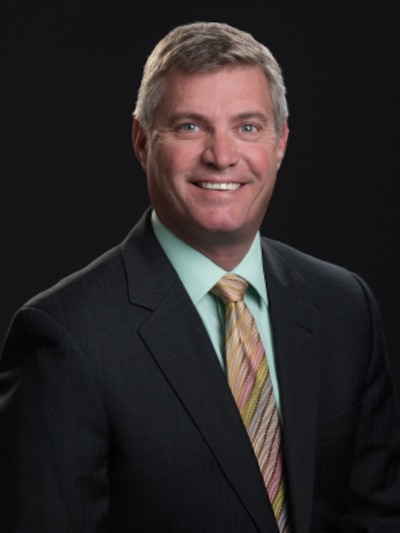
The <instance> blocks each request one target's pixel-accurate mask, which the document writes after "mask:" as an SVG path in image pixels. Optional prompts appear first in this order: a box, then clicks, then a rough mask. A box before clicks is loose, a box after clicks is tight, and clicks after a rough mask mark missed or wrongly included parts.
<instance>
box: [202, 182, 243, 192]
mask: <svg viewBox="0 0 400 533" xmlns="http://www.w3.org/2000/svg"><path fill="white" fill-rule="evenodd" d="M198 186H199V187H201V188H202V189H212V190H213V191H236V190H237V189H239V187H240V183H214V182H211V181H201V182H199V183H198Z"/></svg>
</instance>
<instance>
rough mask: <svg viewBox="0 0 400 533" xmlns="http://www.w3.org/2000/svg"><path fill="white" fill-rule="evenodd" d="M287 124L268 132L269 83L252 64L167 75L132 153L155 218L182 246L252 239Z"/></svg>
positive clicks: (270, 121)
mask: <svg viewBox="0 0 400 533" xmlns="http://www.w3.org/2000/svg"><path fill="white" fill-rule="evenodd" d="M287 135H288V128H287V125H286V124H285V127H284V129H283V133H282V135H281V136H280V137H279V136H278V135H277V133H276V131H275V123H274V113H273V109H272V103H271V98H270V91H269V85H268V81H267V79H266V78H265V76H264V74H263V72H262V71H261V69H259V68H258V67H249V66H239V67H234V68H223V69H222V70H219V71H217V72H210V73H202V74H184V73H182V72H181V71H173V72H171V73H169V74H168V75H167V77H166V80H165V91H164V93H163V97H162V99H161V101H160V104H159V105H158V107H157V110H156V113H155V116H154V123H153V130H152V133H151V135H150V136H149V137H147V136H146V135H145V133H144V131H143V130H142V128H141V127H140V125H139V124H138V123H137V122H136V123H135V126H134V135H133V137H134V146H135V152H136V154H137V156H138V158H139V160H140V162H141V163H142V166H143V168H144V170H145V172H146V175H147V179H148V187H149V195H150V199H151V202H152V204H153V206H154V208H155V210H156V212H157V214H158V216H159V218H160V220H161V221H162V222H163V223H164V224H165V225H166V226H167V227H168V228H169V229H170V230H171V231H172V232H173V233H175V234H176V235H177V236H178V237H180V238H181V239H182V240H184V241H185V242H187V243H188V244H189V245H191V246H193V247H194V248H196V249H199V250H200V251H203V252H204V247H207V245H209V246H218V245H219V244H221V245H223V243H224V242H238V243H246V244H248V245H250V244H251V242H252V240H253V238H254V235H255V233H256V231H257V230H258V229H259V227H260V225H261V222H262V219H263V217H264V214H265V211H266V208H267V205H268V202H269V200H270V198H271V194H272V191H273V188H274V185H275V180H276V173H277V171H278V169H279V167H280V164H281V162H282V159H283V156H284V152H285V148H286V142H287Z"/></svg>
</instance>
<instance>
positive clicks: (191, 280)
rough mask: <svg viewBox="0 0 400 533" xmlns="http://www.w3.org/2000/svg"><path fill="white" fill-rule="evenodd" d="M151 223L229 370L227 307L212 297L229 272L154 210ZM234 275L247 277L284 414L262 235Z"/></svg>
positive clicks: (248, 296) (249, 300) (252, 307)
mask: <svg viewBox="0 0 400 533" xmlns="http://www.w3.org/2000/svg"><path fill="white" fill-rule="evenodd" d="M151 222H152V225H153V229H154V233H155V235H156V238H157V240H158V242H159V243H160V246H161V247H162V249H163V250H164V252H165V254H166V255H167V257H168V259H169V261H170V262H171V263H172V266H173V267H174V269H175V270H176V272H177V274H178V276H179V278H180V280H181V282H182V283H183V285H184V287H185V289H186V291H187V293H188V294H189V296H190V298H191V300H192V302H193V304H194V306H195V307H196V309H197V311H198V313H199V315H200V317H201V319H202V321H203V323H204V326H205V328H206V330H207V333H208V335H209V337H210V340H211V342H212V344H213V346H214V348H215V352H216V354H217V356H218V359H219V362H220V364H221V366H222V368H223V369H224V370H225V339H224V322H225V318H224V305H223V303H222V302H221V300H220V299H219V298H218V297H216V296H214V295H213V294H211V293H210V290H211V288H212V287H213V286H214V285H215V284H216V283H217V281H219V280H220V279H221V278H222V276H223V275H224V274H226V273H227V272H226V271H225V270H223V269H222V268H221V267H219V266H218V265H217V264H216V263H214V262H213V261H211V259H209V258H208V257H206V256H205V255H203V254H202V253H200V252H198V251H197V250H195V249H194V248H192V247H191V246H189V245H188V244H186V243H185V242H183V241H182V240H180V239H179V238H178V237H177V236H176V235H175V234H174V233H172V232H171V231H170V230H169V229H168V228H167V227H166V226H164V224H162V222H161V221H160V219H159V218H158V217H157V214H156V213H155V211H154V210H153V212H152V217H151ZM232 272H234V273H235V274H237V275H238V276H241V277H243V278H244V279H246V281H247V282H248V283H249V288H248V290H247V291H246V294H245V297H244V300H245V302H246V304H247V306H248V308H249V309H250V311H251V313H252V314H253V316H254V319H255V321H256V323H257V326H258V329H259V331H260V336H261V340H262V342H263V345H264V349H265V353H266V357H267V362H268V366H269V371H270V375H271V380H272V386H273V390H274V395H275V399H276V404H277V407H278V411H279V412H280V400H279V388H278V381H277V376H276V369H275V356H274V348H273V339H272V332H271V324H270V317H269V311H268V295H267V288H266V281H265V276H264V269H263V266H262V253H261V243H260V234H259V233H257V235H256V237H255V239H254V241H253V243H252V245H251V247H250V250H249V251H248V252H247V254H246V255H245V257H244V258H243V259H242V261H241V262H240V263H239V264H238V265H237V266H236V267H235V268H234V269H233V271H232Z"/></svg>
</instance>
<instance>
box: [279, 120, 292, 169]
mask: <svg viewBox="0 0 400 533" xmlns="http://www.w3.org/2000/svg"><path fill="white" fill-rule="evenodd" d="M288 138H289V125H288V122H287V120H285V122H284V124H283V126H282V133H281V136H280V138H279V139H278V146H277V167H276V170H279V169H280V168H281V164H282V161H283V158H284V157H285V152H286V146H287V142H288Z"/></svg>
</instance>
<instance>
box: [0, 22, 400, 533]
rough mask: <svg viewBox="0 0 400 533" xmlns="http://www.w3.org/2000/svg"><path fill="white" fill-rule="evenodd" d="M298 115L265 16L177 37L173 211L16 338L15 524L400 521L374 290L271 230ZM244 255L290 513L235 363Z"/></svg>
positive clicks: (167, 188)
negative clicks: (258, 37)
mask: <svg viewBox="0 0 400 533" xmlns="http://www.w3.org/2000/svg"><path fill="white" fill-rule="evenodd" d="M287 118H288V110H287V103H286V97H285V86H284V82H283V79H282V75H281V71H280V68H279V66H278V64H277V63H276V61H275V59H274V58H273V56H272V55H271V53H270V52H269V51H268V49H266V48H265V46H263V45H262V44H260V43H258V42H257V41H255V40H254V39H253V37H252V36H250V35H249V34H247V33H245V32H242V31H239V30H237V29H235V28H232V27H230V26H228V25H226V24H222V23H200V22H199V23H194V24H187V25H183V26H180V27H177V28H175V29H174V30H172V31H171V32H170V33H169V34H168V35H167V36H166V37H165V38H164V39H162V40H161V41H160V43H158V44H157V46H156V47H155V49H154V51H153V52H152V54H151V55H150V56H149V58H148V60H147V63H146V66H145V69H144V73H143V79H142V83H141V86H140V89H139V93H138V99H137V103H136V108H135V112H134V124H133V145H134V150H135V153H136V155H137V157H138V159H139V161H140V163H141V165H142V167H143V169H144V171H145V173H146V175H147V180H148V188H149V194H150V198H151V203H152V207H151V208H150V209H149V210H148V211H147V212H146V213H145V214H144V215H143V217H142V219H141V220H140V221H139V222H138V224H137V225H136V226H135V227H134V228H133V230H132V231H131V233H130V234H129V235H128V237H127V238H126V239H125V240H124V242H123V243H122V244H121V245H120V246H117V247H115V248H114V249H113V250H111V251H109V252H107V253H106V254H105V255H104V256H102V257H100V258H99V259H97V260H96V261H95V262H93V263H92V264H91V265H89V266H88V267H86V268H85V269H83V270H82V271H80V272H77V273H75V274H73V275H71V276H70V277H68V278H67V279H65V280H63V281H61V282H60V283H59V284H57V285H56V286H55V287H53V288H50V289H49V290H47V291H45V292H44V293H42V294H40V295H38V296H37V297H35V298H33V299H32V300H31V301H29V302H28V303H27V304H26V305H24V306H23V308H22V309H21V310H20V311H19V312H18V313H17V314H16V316H15V318H14V321H13V324H12V325H11V327H10V330H9V333H8V336H7V338H6V341H5V344H4V349H3V353H2V357H1V363H0V372H1V373H0V395H1V396H0V397H1V400H0V401H1V403H0V429H1V438H0V441H1V450H0V476H1V494H0V505H1V506H2V507H1V520H0V523H1V524H2V525H1V527H2V531H5V532H7V533H8V532H29V533H32V532H40V533H47V532H51V533H58V532H68V533H71V532H74V533H77V532H83V533H89V532H96V533H97V532H106V531H107V532H112V533H115V532H132V531H139V532H150V531H151V532H153V531H154V532H155V531H157V532H158V531H160V532H164V531H165V532H166V531H171V532H174V533H178V532H184V533H189V532H190V533H195V532H213V533H214V532H215V533H224V532H229V533H231V532H246V533H247V532H251V531H254V532H255V531H259V532H265V533H267V532H268V533H270V532H271V533H272V532H275V533H276V532H278V530H279V531H291V532H295V533H306V532H307V533H309V532H314V533H328V532H346V533H351V532H367V531H368V532H370V533H372V532H375V533H377V532H380V533H382V532H386V533H389V532H390V533H398V532H399V531H400V429H399V428H400V424H399V422H400V417H399V411H398V406H397V405H396V402H395V396H394V390H393V386H392V382H391V376H390V371H389V368H388V363H387V359H386V355H385V346H384V338H383V333H382V326H381V321H380V317H379V312H378V310H377V306H376V303H375V301H374V298H373V296H372V295H371V292H370V290H369V288H368V287H367V286H366V284H365V283H364V282H363V281H362V280H361V279H360V278H359V277H358V276H356V275H355V274H353V273H350V272H348V271H346V270H345V269H343V268H340V267H337V266H333V265H331V264H327V263H325V262H322V261H319V260H317V259H315V258H312V257H309V256H307V255H305V254H303V253H301V252H299V251H296V250H294V249H293V248H291V247H289V246H286V245H284V244H282V243H278V242H274V241H272V240H269V239H265V238H261V237H260V235H259V228H260V225H261V222H262V219H263V217H264V214H265V211H266V209H267V206H268V203H269V201H270V198H271V195H272V192H273V189H274V184H275V180H276V174H277V171H278V169H279V167H280V165H281V163H282V160H283V157H284V154H285V148H286V143H287V139H288V123H287ZM227 273H228V275H231V274H235V275H237V276H239V278H235V280H238V279H239V280H241V279H243V278H245V279H246V281H247V283H248V290H247V292H246V294H245V297H244V301H245V304H246V305H247V308H248V309H250V311H251V313H252V315H253V317H254V319H255V322H256V323H257V325H258V330H259V333H260V335H261V340H262V345H263V352H262V354H263V357H261V358H260V364H264V367H263V368H267V367H266V365H265V362H267V365H268V368H269V370H267V371H266V372H267V374H266V375H267V376H268V383H270V384H272V389H270V390H272V391H273V394H272V395H271V394H270V398H272V403H271V404H269V405H272V407H271V408H268V409H270V410H271V412H273V413H277V416H276V419H277V420H278V424H277V426H276V428H277V429H276V434H277V435H281V437H279V438H280V439H281V440H280V441H279V442H281V443H282V445H281V447H280V451H278V453H277V454H276V457H277V461H278V459H279V461H280V463H279V465H281V466H280V467H279V468H278V469H281V471H282V473H283V475H282V477H280V481H279V483H281V482H282V483H283V485H282V486H283V487H284V490H283V491H282V493H280V494H283V496H282V498H281V500H280V506H281V509H282V508H284V509H285V510H286V511H285V512H286V515H285V516H286V517H287V520H286V519H285V520H286V521H285V524H284V525H282V523H281V522H280V521H279V519H278V518H277V517H276V515H275V514H274V512H275V506H274V503H273V502H272V498H271V497H270V486H269V484H268V483H265V477H264V474H265V470H264V467H261V459H260V458H259V456H258V452H256V445H255V443H254V442H253V439H252V438H250V428H249V427H248V426H247V425H246V423H245V422H244V418H243V420H242V417H241V414H242V411H241V410H240V412H239V409H238V406H237V404H236V401H237V399H236V396H235V394H234V392H233V388H232V392H231V381H230V380H229V383H228V379H227V372H228V368H227V367H228V366H229V365H230V362H229V361H230V358H231V357H232V356H231V351H230V348H228V346H229V345H228V341H227V344H226V345H225V338H224V337H225V327H226V330H228V328H229V327H230V326H228V324H227V325H226V326H225V324H224V303H223V302H222V301H221V299H220V296H219V295H217V294H216V290H215V287H216V284H217V283H218V282H219V280H220V279H221V278H223V277H224V276H225V275H226V274H227ZM227 305H228V306H231V305H232V306H233V307H230V309H233V308H234V306H235V305H236V304H235V303H229V304H227ZM244 307H245V306H244V305H243V306H242V308H244ZM232 327H233V326H232ZM246 328H247V329H249V328H250V326H248V325H247V323H246V325H245V329H246ZM238 343H239V341H238ZM259 345H260V344H259V339H258V337H257V346H259ZM228 352H229V355H228ZM228 363H229V364H228ZM269 378H271V379H270V380H269ZM260 401H261V400H260ZM257 402H258V400H257ZM268 425H269V423H268ZM266 434H267V430H265V432H264V431H263V432H262V434H261V440H264V438H265V437H266ZM281 452H283V454H282V453H281ZM265 453H266V455H268V457H267V459H266V464H267V466H266V469H268V468H270V466H269V465H270V457H269V456H270V455H271V453H272V452H270V451H268V452H265ZM264 459H265V457H264ZM274 464H278V462H277V463H274ZM273 469H274V471H275V466H274V467H273ZM278 528H279V529H278Z"/></svg>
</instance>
